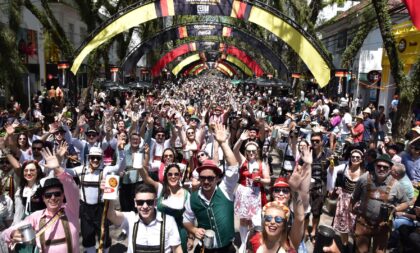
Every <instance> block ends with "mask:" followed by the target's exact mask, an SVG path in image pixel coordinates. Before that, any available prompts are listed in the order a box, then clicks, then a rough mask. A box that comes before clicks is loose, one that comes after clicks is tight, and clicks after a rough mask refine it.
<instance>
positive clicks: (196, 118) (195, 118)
mask: <svg viewBox="0 0 420 253" xmlns="http://www.w3.org/2000/svg"><path fill="white" fill-rule="evenodd" d="M190 120H195V121H197V122H198V123H200V118H199V117H197V116H196V115H193V116H191V117H190Z"/></svg>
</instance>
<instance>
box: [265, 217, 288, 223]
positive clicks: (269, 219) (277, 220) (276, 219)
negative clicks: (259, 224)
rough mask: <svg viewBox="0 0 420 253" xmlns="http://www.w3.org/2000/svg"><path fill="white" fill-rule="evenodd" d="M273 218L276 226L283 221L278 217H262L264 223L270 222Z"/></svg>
mask: <svg viewBox="0 0 420 253" xmlns="http://www.w3.org/2000/svg"><path fill="white" fill-rule="evenodd" d="M273 218H274V221H275V222H276V223H278V224H280V223H282V222H283V221H284V220H285V219H284V218H282V217H280V216H274V217H273V215H264V221H265V222H271V221H272V220H273Z"/></svg>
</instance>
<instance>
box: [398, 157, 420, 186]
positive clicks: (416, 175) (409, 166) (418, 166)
mask: <svg viewBox="0 0 420 253" xmlns="http://www.w3.org/2000/svg"><path fill="white" fill-rule="evenodd" d="M401 163H402V164H404V166H405V170H406V173H407V176H408V178H410V180H411V181H416V182H420V158H417V159H416V160H414V159H413V158H412V157H411V155H410V154H409V153H408V152H407V151H404V152H402V153H401Z"/></svg>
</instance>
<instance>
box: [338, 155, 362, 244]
mask: <svg viewBox="0 0 420 253" xmlns="http://www.w3.org/2000/svg"><path fill="white" fill-rule="evenodd" d="M350 154H351V155H350V160H349V162H348V163H345V164H341V165H339V166H336V167H334V173H335V174H336V175H337V176H336V181H335V186H336V187H335V190H334V195H336V196H338V197H337V208H336V211H335V217H334V223H333V227H334V229H335V231H337V232H338V233H339V234H340V236H341V241H342V242H343V245H344V247H347V244H348V241H349V234H350V233H352V232H353V229H354V226H355V222H356V215H355V214H353V213H351V212H350V208H349V205H350V199H351V196H352V194H353V191H354V188H355V186H356V182H357V180H358V179H359V177H360V176H361V175H362V174H363V173H364V169H363V167H362V164H363V152H362V151H361V150H359V149H353V150H352V151H351V152H350Z"/></svg>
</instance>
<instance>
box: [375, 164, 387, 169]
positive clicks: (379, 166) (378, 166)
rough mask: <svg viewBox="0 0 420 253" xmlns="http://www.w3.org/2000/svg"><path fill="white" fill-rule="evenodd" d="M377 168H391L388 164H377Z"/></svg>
mask: <svg viewBox="0 0 420 253" xmlns="http://www.w3.org/2000/svg"><path fill="white" fill-rule="evenodd" d="M376 168H378V169H384V170H389V166H386V165H379V164H376Z"/></svg>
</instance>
